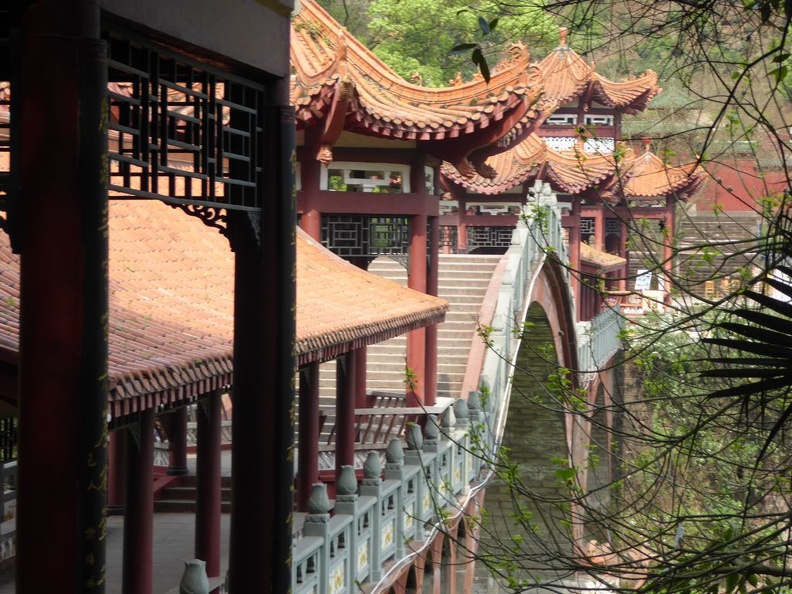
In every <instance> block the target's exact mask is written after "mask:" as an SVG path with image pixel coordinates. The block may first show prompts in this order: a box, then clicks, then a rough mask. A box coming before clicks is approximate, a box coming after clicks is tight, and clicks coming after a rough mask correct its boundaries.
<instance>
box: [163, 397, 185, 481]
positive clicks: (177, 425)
mask: <svg viewBox="0 0 792 594" xmlns="http://www.w3.org/2000/svg"><path fill="white" fill-rule="evenodd" d="M168 441H169V442H170V460H169V462H168V470H167V473H168V474H169V475H171V476H183V475H185V474H187V407H186V406H181V407H179V408H177V409H176V410H174V411H173V412H172V413H168Z"/></svg>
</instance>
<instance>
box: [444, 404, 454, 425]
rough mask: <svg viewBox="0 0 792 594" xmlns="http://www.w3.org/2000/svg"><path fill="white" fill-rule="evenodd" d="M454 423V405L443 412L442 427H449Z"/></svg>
mask: <svg viewBox="0 0 792 594" xmlns="http://www.w3.org/2000/svg"><path fill="white" fill-rule="evenodd" d="M454 425H456V414H454V407H453V406H449V407H448V408H447V409H446V411H445V413H444V414H443V427H444V428H445V429H450V428H451V427H453V426H454Z"/></svg>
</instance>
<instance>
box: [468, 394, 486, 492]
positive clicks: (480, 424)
mask: <svg viewBox="0 0 792 594" xmlns="http://www.w3.org/2000/svg"><path fill="white" fill-rule="evenodd" d="M467 405H468V414H469V418H470V433H471V439H472V440H473V442H474V443H475V452H476V457H475V458H474V461H473V476H472V477H470V478H471V479H473V480H478V479H479V473H480V471H481V466H482V465H483V464H484V463H485V461H486V460H487V459H488V458H489V456H490V452H489V443H488V442H489V436H488V435H487V431H486V427H485V423H484V411H483V409H482V407H481V396H480V395H479V393H478V392H476V391H470V392H469V393H468V399H467Z"/></svg>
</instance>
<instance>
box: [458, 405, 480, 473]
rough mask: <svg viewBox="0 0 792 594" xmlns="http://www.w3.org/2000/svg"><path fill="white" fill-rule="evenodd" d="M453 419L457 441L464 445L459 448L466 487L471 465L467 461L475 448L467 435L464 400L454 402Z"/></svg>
mask: <svg viewBox="0 0 792 594" xmlns="http://www.w3.org/2000/svg"><path fill="white" fill-rule="evenodd" d="M454 417H456V423H455V424H454V428H455V429H456V430H457V431H456V434H457V437H456V438H457V439H458V440H459V441H460V442H461V443H463V444H465V447H463V448H461V454H462V456H464V458H465V460H464V462H463V463H462V482H463V483H464V485H465V486H466V487H467V486H468V485H469V484H470V479H471V476H470V475H471V473H470V471H469V469H470V467H471V464H470V463H469V460H470V459H471V457H472V456H473V453H472V452H471V449H472V448H474V447H476V446H475V445H473V444H472V443H471V440H470V436H469V435H468V428H469V427H470V420H469V419H468V405H467V402H466V401H465V400H462V399H461V398H460V399H458V400H457V401H456V402H454Z"/></svg>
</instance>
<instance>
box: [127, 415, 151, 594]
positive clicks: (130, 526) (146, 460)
mask: <svg viewBox="0 0 792 594" xmlns="http://www.w3.org/2000/svg"><path fill="white" fill-rule="evenodd" d="M127 435H128V436H129V439H128V440H127V496H126V509H125V512H124V568H123V576H122V585H121V591H122V592H123V594H152V588H153V581H152V580H153V575H154V574H153V569H152V568H153V562H154V544H153V538H154V411H153V410H145V411H143V412H141V413H140V419H139V420H138V422H137V423H135V424H134V425H130V426H129V427H128V428H127Z"/></svg>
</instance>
